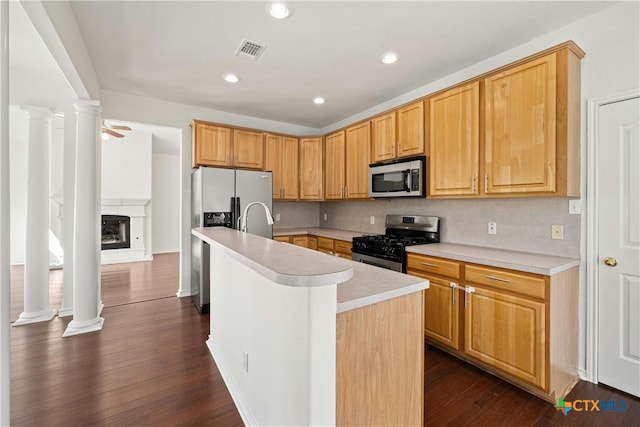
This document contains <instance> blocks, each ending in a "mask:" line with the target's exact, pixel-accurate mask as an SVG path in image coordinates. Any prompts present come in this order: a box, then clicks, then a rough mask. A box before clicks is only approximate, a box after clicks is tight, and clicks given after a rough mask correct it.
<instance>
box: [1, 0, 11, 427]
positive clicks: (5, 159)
mask: <svg viewBox="0 0 640 427" xmlns="http://www.w3.org/2000/svg"><path fill="white" fill-rule="evenodd" d="M9 176H10V175H9V2H6V1H0V425H3V426H8V425H10V424H11V350H10V349H11V327H10V326H9V325H10V324H11V273H10V270H9V266H10V262H11V261H10V257H9V233H10V230H11V228H10V227H9Z"/></svg>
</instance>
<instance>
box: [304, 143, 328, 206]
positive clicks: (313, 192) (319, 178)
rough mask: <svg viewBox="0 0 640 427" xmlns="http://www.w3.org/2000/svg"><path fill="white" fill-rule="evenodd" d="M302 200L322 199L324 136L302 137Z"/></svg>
mask: <svg viewBox="0 0 640 427" xmlns="http://www.w3.org/2000/svg"><path fill="white" fill-rule="evenodd" d="M299 150H300V153H299V154H300V156H299V158H300V160H299V171H300V173H299V176H300V192H299V198H300V200H322V188H323V187H322V185H323V170H324V169H323V163H322V137H312V138H300V143H299Z"/></svg>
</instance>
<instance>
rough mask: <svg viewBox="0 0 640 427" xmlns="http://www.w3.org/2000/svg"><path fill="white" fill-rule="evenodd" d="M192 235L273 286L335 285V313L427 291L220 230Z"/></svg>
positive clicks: (407, 280)
mask: <svg viewBox="0 0 640 427" xmlns="http://www.w3.org/2000/svg"><path fill="white" fill-rule="evenodd" d="M192 234H193V235H194V236H196V237H198V238H200V239H202V240H203V241H205V242H207V243H209V244H211V245H215V246H216V247H219V248H222V250H224V251H225V252H226V253H227V254H229V255H230V256H231V257H233V258H234V259H236V260H238V261H239V262H241V263H242V264H244V265H246V266H247V267H248V268H250V269H252V270H254V271H256V272H257V273H259V274H261V275H262V276H264V277H266V278H267V279H269V280H271V281H272V282H275V283H278V284H281V285H285V286H293V287H313V286H324V285H329V284H338V286H337V301H336V312H337V313H340V312H344V311H349V310H354V309H356V308H359V307H364V306H367V305H371V304H375V303H377V302H381V301H385V300H388V299H392V298H397V297H400V296H403V295H407V294H410V293H413V292H419V291H421V290H423V289H426V288H428V287H429V281H428V280H425V279H422V278H419V277H414V276H409V275H406V274H402V273H397V272H394V271H391V270H385V269H382V268H379V267H374V266H371V265H367V264H361V263H357V262H353V261H349V260H345V259H342V258H338V257H335V256H331V255H327V254H323V253H321V252H317V251H314V250H311V249H307V248H302V247H299V246H295V245H290V244H288V243H283V242H278V241H275V240H270V239H265V238H263V237H260V236H255V235H253V234H249V233H242V232H240V231H238V230H232V229H229V228H224V227H211V228H194V229H192Z"/></svg>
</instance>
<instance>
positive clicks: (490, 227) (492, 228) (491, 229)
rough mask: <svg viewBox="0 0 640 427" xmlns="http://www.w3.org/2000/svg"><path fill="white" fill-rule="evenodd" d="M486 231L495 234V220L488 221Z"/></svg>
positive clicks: (496, 228)
mask: <svg viewBox="0 0 640 427" xmlns="http://www.w3.org/2000/svg"><path fill="white" fill-rule="evenodd" d="M487 233H488V234H497V233H498V224H497V223H495V222H490V223H488V224H487Z"/></svg>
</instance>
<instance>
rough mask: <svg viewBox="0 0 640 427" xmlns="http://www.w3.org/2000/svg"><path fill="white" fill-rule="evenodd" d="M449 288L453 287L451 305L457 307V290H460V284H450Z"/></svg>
mask: <svg viewBox="0 0 640 427" xmlns="http://www.w3.org/2000/svg"><path fill="white" fill-rule="evenodd" d="M449 286H451V305H456V289H458V284H457V283H454V282H450V283H449Z"/></svg>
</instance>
